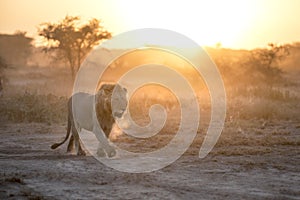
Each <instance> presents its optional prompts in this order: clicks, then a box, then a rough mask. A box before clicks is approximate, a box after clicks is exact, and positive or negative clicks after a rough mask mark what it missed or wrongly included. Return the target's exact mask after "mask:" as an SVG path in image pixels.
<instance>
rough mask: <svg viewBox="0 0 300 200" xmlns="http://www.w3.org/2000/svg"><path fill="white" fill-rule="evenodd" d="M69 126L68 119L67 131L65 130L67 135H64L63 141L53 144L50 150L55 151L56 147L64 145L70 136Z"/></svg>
mask: <svg viewBox="0 0 300 200" xmlns="http://www.w3.org/2000/svg"><path fill="white" fill-rule="evenodd" d="M71 125H72V123H71V119H70V117H68V130H67V134H66V137H65V139H64V140H63V141H62V142H60V143H55V144H53V145H51V149H56V148H57V147H59V146H60V145H62V144H63V143H65V142H66V141H67V139H68V138H69V136H70V132H71Z"/></svg>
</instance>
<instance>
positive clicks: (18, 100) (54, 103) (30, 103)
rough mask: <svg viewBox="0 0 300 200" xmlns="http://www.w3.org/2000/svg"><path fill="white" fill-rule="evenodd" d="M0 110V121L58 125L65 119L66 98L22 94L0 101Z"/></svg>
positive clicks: (51, 95)
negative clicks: (0, 118) (0, 119)
mask: <svg viewBox="0 0 300 200" xmlns="http://www.w3.org/2000/svg"><path fill="white" fill-rule="evenodd" d="M0 108H1V111H0V114H1V117H2V120H9V121H13V122H46V123H58V122H65V121H66V119H67V98H66V97H58V96H55V95H53V94H48V95H36V94H30V93H24V94H23V95H20V96H15V97H9V98H6V99H1V103H0Z"/></svg>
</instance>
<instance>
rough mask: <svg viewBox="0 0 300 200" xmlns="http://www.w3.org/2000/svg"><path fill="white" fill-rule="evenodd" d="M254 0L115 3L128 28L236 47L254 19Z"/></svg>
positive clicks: (206, 43)
mask: <svg viewBox="0 0 300 200" xmlns="http://www.w3.org/2000/svg"><path fill="white" fill-rule="evenodd" d="M255 2H256V1H236V0H227V1H217V0H210V1H176V2H175V1H156V0H154V1H147V2H145V1H131V3H130V4H129V3H128V1H121V2H118V4H116V5H115V6H116V7H118V8H119V9H118V10H119V12H120V13H121V16H122V17H124V19H123V21H124V22H125V23H126V27H127V28H128V29H136V28H163V29H170V30H173V31H177V32H179V33H182V34H184V35H186V36H187V37H189V38H191V39H193V40H194V41H196V42H197V43H198V44H200V45H209V46H212V45H215V44H217V43H221V44H222V45H223V46H228V47H232V46H239V44H238V43H239V41H240V40H241V37H242V35H243V33H244V32H246V31H247V29H249V28H250V26H251V24H252V22H253V20H254V19H255V17H256V16H255V14H256V12H255V9H256V8H257V4H256V3H255Z"/></svg>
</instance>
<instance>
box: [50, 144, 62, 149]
mask: <svg viewBox="0 0 300 200" xmlns="http://www.w3.org/2000/svg"><path fill="white" fill-rule="evenodd" d="M59 145H60V144H59V143H55V144H53V145H51V149H56V148H57V147H58V146H59Z"/></svg>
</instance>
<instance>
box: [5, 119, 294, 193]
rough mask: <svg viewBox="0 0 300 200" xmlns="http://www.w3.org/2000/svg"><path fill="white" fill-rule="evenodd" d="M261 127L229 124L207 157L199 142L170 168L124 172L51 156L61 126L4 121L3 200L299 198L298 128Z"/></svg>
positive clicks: (63, 155) (79, 159)
mask: <svg viewBox="0 0 300 200" xmlns="http://www.w3.org/2000/svg"><path fill="white" fill-rule="evenodd" d="M258 124H260V122H259V121H257V122H250V121H244V122H241V124H240V125H241V127H243V128H233V127H231V125H230V124H228V125H227V127H226V128H225V130H224V133H223V134H222V136H221V138H220V140H219V142H218V144H217V145H216V147H215V148H214V149H213V151H212V152H211V153H210V154H209V155H208V156H207V157H206V158H205V159H199V158H198V157H197V153H198V150H199V147H200V146H201V143H200V142H199V141H201V137H198V138H196V140H195V142H194V143H193V145H192V146H191V147H190V149H189V150H188V152H186V153H185V154H184V155H183V156H182V157H181V158H180V159H179V160H177V161H176V162H175V163H173V164H171V165H170V166H168V167H166V168H164V169H162V170H159V171H155V172H152V173H144V174H129V173H122V172H118V171H116V170H114V169H111V168H108V167H106V166H104V165H103V164H101V163H99V162H98V161H96V159H94V158H93V157H92V156H75V155H70V154H66V152H65V151H66V146H63V147H62V148H60V149H58V150H51V149H50V145H51V144H53V143H54V142H57V141H60V140H61V139H62V138H63V137H64V135H65V131H66V127H65V125H59V124H52V125H49V124H48V125H47V124H39V123H23V124H17V123H3V122H1V125H0V133H1V140H0V168H1V173H0V174H1V176H0V177H1V178H0V199H300V187H299V185H300V167H299V166H300V154H299V153H300V148H299V147H300V124H297V123H293V122H291V121H285V122H280V123H279V122H270V123H267V124H266V125H265V124H264V126H263V127H260V126H258ZM279 124H280V125H279ZM254 127H259V128H254ZM165 137H167V136H165ZM122 141H123V142H125V143H126V142H127V143H128V140H122V136H121V138H120V139H119V142H122ZM138 148H141V149H142V148H143V146H142V145H140V146H138ZM148 148H149V147H148ZM153 148H154V147H153Z"/></svg>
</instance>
